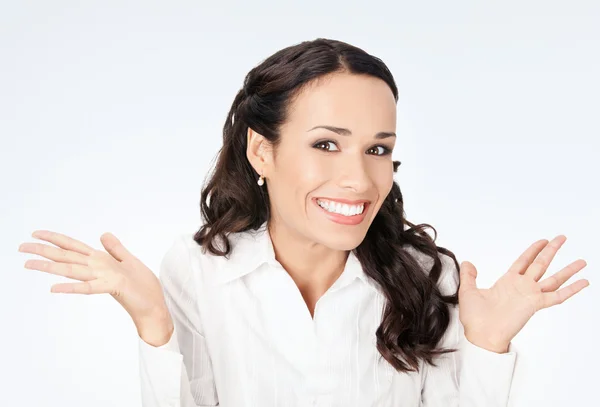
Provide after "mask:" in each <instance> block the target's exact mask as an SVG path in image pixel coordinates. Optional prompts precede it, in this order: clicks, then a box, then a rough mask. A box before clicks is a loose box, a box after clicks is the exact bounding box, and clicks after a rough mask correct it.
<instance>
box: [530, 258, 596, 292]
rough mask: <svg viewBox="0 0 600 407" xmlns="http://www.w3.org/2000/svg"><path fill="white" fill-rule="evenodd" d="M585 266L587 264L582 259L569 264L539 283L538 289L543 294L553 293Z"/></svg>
mask: <svg viewBox="0 0 600 407" xmlns="http://www.w3.org/2000/svg"><path fill="white" fill-rule="evenodd" d="M585 266H587V263H586V262H585V260H583V259H579V260H576V261H574V262H573V263H571V264H569V265H568V266H567V267H565V268H563V269H562V270H560V271H559V272H557V273H554V274H553V275H551V276H550V277H548V278H545V279H543V280H542V281H540V287H541V289H542V291H543V292H548V291H555V290H558V288H559V287H560V286H561V285H563V284H564V283H565V281H567V280H568V279H570V278H571V277H573V276H574V275H575V273H577V272H578V271H580V270H581V269H582V268H584V267H585Z"/></svg>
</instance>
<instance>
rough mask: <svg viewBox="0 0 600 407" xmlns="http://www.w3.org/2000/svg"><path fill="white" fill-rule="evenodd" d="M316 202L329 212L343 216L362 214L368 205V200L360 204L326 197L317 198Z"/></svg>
mask: <svg viewBox="0 0 600 407" xmlns="http://www.w3.org/2000/svg"><path fill="white" fill-rule="evenodd" d="M316 202H317V205H319V206H320V207H321V208H323V209H325V210H326V211H327V212H329V213H335V214H338V215H342V216H356V215H362V214H363V212H364V211H365V206H366V202H361V203H359V204H347V203H341V202H337V201H331V200H328V199H324V198H317V199H316Z"/></svg>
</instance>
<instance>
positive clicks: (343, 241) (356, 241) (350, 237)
mask: <svg viewBox="0 0 600 407" xmlns="http://www.w3.org/2000/svg"><path fill="white" fill-rule="evenodd" d="M365 235H366V233H359V232H358V231H356V232H355V233H329V234H328V235H327V236H323V238H321V239H319V240H320V241H321V242H322V244H323V245H325V246H327V247H329V248H331V249H334V250H344V251H347V250H354V249H356V248H357V247H358V246H359V245H360V244H361V243H362V241H363V240H364V238H365Z"/></svg>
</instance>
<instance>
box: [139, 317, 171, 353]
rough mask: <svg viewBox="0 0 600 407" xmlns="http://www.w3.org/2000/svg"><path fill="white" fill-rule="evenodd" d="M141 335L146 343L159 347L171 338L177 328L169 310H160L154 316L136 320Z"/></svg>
mask: <svg viewBox="0 0 600 407" xmlns="http://www.w3.org/2000/svg"><path fill="white" fill-rule="evenodd" d="M135 326H136V329H137V332H138V335H139V337H140V338H141V339H142V340H143V341H144V342H146V343H148V344H150V345H152V346H155V347H159V346H162V345H164V344H166V343H167V342H169V340H170V339H171V336H172V335H173V331H174V329H175V327H174V325H173V320H172V319H171V315H170V314H169V313H168V312H166V313H165V312H160V313H157V314H155V315H153V316H149V317H145V318H142V319H138V320H137V321H135Z"/></svg>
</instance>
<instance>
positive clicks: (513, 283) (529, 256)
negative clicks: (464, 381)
mask: <svg viewBox="0 0 600 407" xmlns="http://www.w3.org/2000/svg"><path fill="white" fill-rule="evenodd" d="M566 240H567V238H566V236H564V235H559V236H557V237H556V238H554V239H553V240H552V241H551V242H548V240H546V239H543V240H539V241H537V242H535V243H534V244H532V245H531V246H530V247H529V248H528V249H527V250H526V251H525V252H524V253H523V254H522V255H521V256H520V257H519V258H518V259H517V260H516V261H515V262H514V263H513V264H512V266H511V267H510V269H509V270H508V271H507V272H506V273H505V274H504V275H503V276H502V277H500V279H499V280H498V281H496V283H495V284H494V285H493V286H492V287H490V288H488V289H480V288H477V285H476V277H477V269H476V268H475V266H474V265H473V264H472V263H470V262H468V261H464V262H462V263H461V268H460V281H461V282H460V288H459V293H458V296H459V300H458V301H459V316H460V321H461V323H462V324H463V326H464V328H465V336H466V337H467V338H468V339H469V340H470V341H471V342H473V343H475V344H478V345H480V346H482V347H484V348H487V349H489V350H493V351H497V352H505V351H506V349H507V348H508V344H509V343H510V341H511V340H512V339H513V338H514V337H515V336H516V335H517V333H519V331H520V330H521V329H522V328H523V326H525V324H526V323H527V321H529V319H530V318H531V317H532V316H533V315H534V314H535V313H536V312H537V311H539V310H541V309H544V308H548V307H551V306H553V305H557V304H561V303H563V302H564V301H565V300H567V299H568V298H570V297H572V296H573V295H575V294H576V293H578V292H579V291H581V290H582V289H583V288H585V287H587V286H588V285H589V282H588V281H587V280H585V279H581V280H577V281H575V282H574V283H571V284H570V285H568V286H566V287H563V288H560V286H561V285H562V284H563V283H565V282H566V281H567V280H568V279H569V278H571V277H572V276H573V275H574V274H575V273H577V272H578V271H580V270H581V269H583V268H584V267H585V266H586V265H587V263H586V262H585V260H583V259H579V260H576V261H574V262H573V263H571V264H569V265H568V266H566V267H565V268H563V269H562V270H560V271H558V272H557V273H555V274H554V275H552V276H550V277H547V278H545V279H544V280H541V281H540V279H541V278H542V276H543V275H544V273H545V272H546V270H547V269H548V266H549V265H550V262H551V261H552V259H553V258H554V256H555V254H556V252H557V251H558V249H559V248H560V247H561V246H562V245H563V243H564V242H565V241H566ZM559 288H560V289H559Z"/></svg>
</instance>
